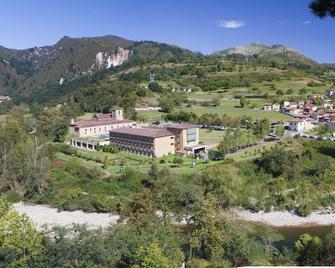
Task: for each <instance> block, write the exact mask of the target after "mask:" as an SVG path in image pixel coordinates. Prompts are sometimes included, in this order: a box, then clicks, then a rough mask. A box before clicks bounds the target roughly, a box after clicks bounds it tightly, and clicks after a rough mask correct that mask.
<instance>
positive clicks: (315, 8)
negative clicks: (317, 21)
mask: <svg viewBox="0 0 335 268" xmlns="http://www.w3.org/2000/svg"><path fill="white" fill-rule="evenodd" d="M309 8H310V9H311V11H312V12H313V13H314V15H316V16H318V17H319V18H324V17H327V16H330V17H335V0H313V1H312V2H311V3H310V4H309Z"/></svg>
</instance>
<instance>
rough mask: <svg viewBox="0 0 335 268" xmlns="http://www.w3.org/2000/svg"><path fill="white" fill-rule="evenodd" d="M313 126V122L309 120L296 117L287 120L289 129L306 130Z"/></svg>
mask: <svg viewBox="0 0 335 268" xmlns="http://www.w3.org/2000/svg"><path fill="white" fill-rule="evenodd" d="M312 128H313V124H312V122H311V121H310V120H306V119H297V120H292V121H290V122H289V130H291V131H297V132H301V131H307V130H310V129H312Z"/></svg>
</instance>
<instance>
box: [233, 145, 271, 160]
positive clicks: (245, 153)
mask: <svg viewBox="0 0 335 268" xmlns="http://www.w3.org/2000/svg"><path fill="white" fill-rule="evenodd" d="M276 143H277V142H276V141H273V142H267V143H265V144H259V145H256V146H252V147H250V148H246V149H244V150H241V151H239V152H237V153H233V154H231V155H229V156H227V158H229V159H233V160H234V161H236V162H239V161H246V160H251V159H255V158H258V157H260V156H261V155H262V153H263V152H264V151H265V150H268V149H270V148H271V146H274V145H275V144H276Z"/></svg>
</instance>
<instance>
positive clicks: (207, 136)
mask: <svg viewBox="0 0 335 268" xmlns="http://www.w3.org/2000/svg"><path fill="white" fill-rule="evenodd" d="M224 133H225V132H224V131H219V130H209V129H204V128H200V133H199V134H200V135H199V136H200V142H203V143H219V142H220V141H221V140H222V138H223V135H224Z"/></svg>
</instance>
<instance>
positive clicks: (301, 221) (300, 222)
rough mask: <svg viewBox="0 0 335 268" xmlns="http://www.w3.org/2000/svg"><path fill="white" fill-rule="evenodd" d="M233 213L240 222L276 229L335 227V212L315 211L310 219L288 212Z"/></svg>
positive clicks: (236, 211) (237, 210)
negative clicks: (261, 224)
mask: <svg viewBox="0 0 335 268" xmlns="http://www.w3.org/2000/svg"><path fill="white" fill-rule="evenodd" d="M233 213H234V214H235V217H236V219H238V220H244V221H250V222H259V223H263V224H266V225H272V226H275V227H285V226H304V225H305V226H316V225H323V226H325V225H335V210H320V211H315V212H312V213H311V215H309V216H308V217H299V216H297V215H295V214H293V213H290V212H288V211H273V212H263V211H261V212H257V213H253V212H251V211H249V210H242V209H234V210H233Z"/></svg>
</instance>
